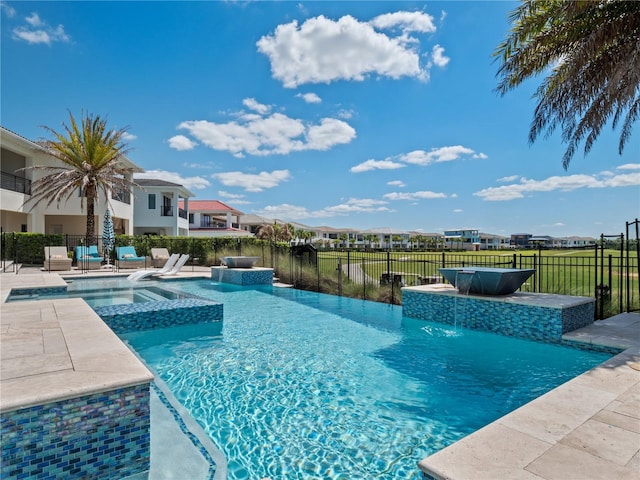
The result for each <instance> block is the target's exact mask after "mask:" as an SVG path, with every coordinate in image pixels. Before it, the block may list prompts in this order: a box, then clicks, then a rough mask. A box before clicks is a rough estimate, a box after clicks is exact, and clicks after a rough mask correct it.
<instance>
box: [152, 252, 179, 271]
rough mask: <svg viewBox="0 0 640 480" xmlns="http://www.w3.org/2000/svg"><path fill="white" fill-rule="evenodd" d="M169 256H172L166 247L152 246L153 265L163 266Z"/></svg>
mask: <svg viewBox="0 0 640 480" xmlns="http://www.w3.org/2000/svg"><path fill="white" fill-rule="evenodd" d="M169 257H170V255H169V250H167V249H166V248H152V249H151V266H153V267H162V266H163V265H164V264H165V263H166V262H167V260H168V259H169ZM178 257H179V255H178Z"/></svg>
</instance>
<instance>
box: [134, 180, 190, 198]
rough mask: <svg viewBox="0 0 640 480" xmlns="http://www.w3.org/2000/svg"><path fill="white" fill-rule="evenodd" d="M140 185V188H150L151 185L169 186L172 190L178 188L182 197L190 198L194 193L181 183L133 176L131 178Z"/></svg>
mask: <svg viewBox="0 0 640 480" xmlns="http://www.w3.org/2000/svg"><path fill="white" fill-rule="evenodd" d="M133 181H134V182H136V183H137V184H138V185H139V186H140V187H142V188H151V187H158V188H162V187H166V188H171V189H172V190H178V191H179V195H180V196H181V197H182V198H190V197H193V196H194V194H193V192H191V190H189V189H188V188H185V187H184V186H183V185H180V184H179V183H173V182H168V181H166V180H160V179H159V178H135V177H134V179H133Z"/></svg>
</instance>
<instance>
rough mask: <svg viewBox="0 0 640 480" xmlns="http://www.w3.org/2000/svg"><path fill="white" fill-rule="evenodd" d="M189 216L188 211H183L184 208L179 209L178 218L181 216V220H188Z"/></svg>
mask: <svg viewBox="0 0 640 480" xmlns="http://www.w3.org/2000/svg"><path fill="white" fill-rule="evenodd" d="M187 215H188V213H187V211H186V210H184V209H182V208H179V209H178V216H179V217H180V218H185V219H186V218H187Z"/></svg>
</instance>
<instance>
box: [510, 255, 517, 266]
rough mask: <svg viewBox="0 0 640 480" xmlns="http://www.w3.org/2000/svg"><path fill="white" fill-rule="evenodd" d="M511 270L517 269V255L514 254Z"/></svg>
mask: <svg viewBox="0 0 640 480" xmlns="http://www.w3.org/2000/svg"><path fill="white" fill-rule="evenodd" d="M511 268H516V254H515V253H514V254H513V260H511Z"/></svg>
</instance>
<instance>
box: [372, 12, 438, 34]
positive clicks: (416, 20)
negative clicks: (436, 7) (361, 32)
mask: <svg viewBox="0 0 640 480" xmlns="http://www.w3.org/2000/svg"><path fill="white" fill-rule="evenodd" d="M370 23H371V25H373V26H374V27H377V28H379V29H381V30H384V29H387V28H393V27H400V28H401V29H402V31H403V32H405V33H408V32H420V33H433V32H435V31H436V26H435V25H434V23H433V17H432V16H431V15H429V14H426V13H422V12H394V13H385V14H382V15H378V16H377V17H376V18H374V19H373V20H371V22H370Z"/></svg>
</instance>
